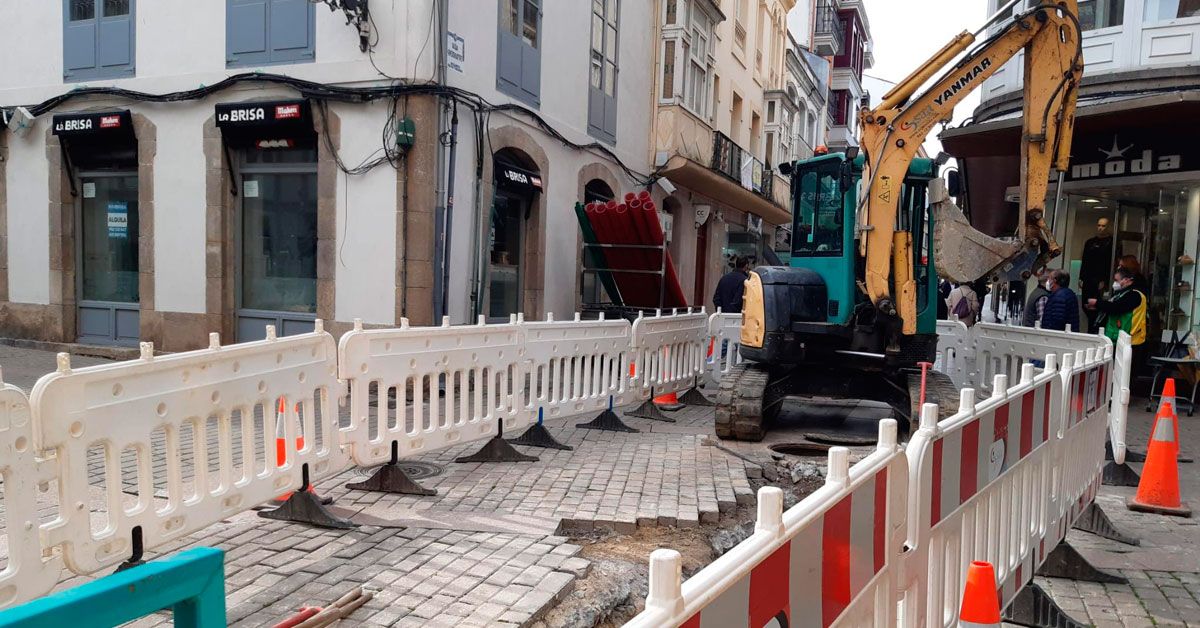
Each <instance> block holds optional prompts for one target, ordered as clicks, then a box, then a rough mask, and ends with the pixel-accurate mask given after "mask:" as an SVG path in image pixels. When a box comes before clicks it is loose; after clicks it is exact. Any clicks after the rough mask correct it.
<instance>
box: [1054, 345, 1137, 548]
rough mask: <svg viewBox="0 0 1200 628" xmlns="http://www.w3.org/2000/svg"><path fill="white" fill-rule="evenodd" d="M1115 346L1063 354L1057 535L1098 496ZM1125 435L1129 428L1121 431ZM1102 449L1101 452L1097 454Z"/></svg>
mask: <svg viewBox="0 0 1200 628" xmlns="http://www.w3.org/2000/svg"><path fill="white" fill-rule="evenodd" d="M1112 355H1113V353H1112V350H1111V347H1105V349H1104V350H1103V351H1093V350H1091V349H1088V350H1087V351H1076V352H1075V353H1074V354H1073V355H1070V354H1068V355H1066V356H1064V362H1063V368H1062V374H1063V394H1064V397H1065V403H1064V410H1063V414H1062V425H1061V427H1060V429H1061V432H1060V433H1061V435H1062V438H1061V439H1060V440H1059V450H1058V451H1057V452H1056V453H1055V462H1056V464H1057V465H1058V475H1059V477H1060V478H1061V480H1060V482H1061V483H1060V485H1059V489H1058V494H1059V495H1060V496H1061V499H1060V500H1059V501H1058V502H1057V503H1056V507H1057V508H1056V512H1052V513H1051V514H1052V515H1053V516H1054V521H1053V523H1052V527H1053V528H1055V529H1056V541H1057V540H1061V539H1062V538H1064V537H1065V536H1066V534H1067V530H1068V529H1069V528H1070V527H1071V523H1072V522H1074V521H1075V519H1076V517H1078V516H1079V514H1080V513H1081V512H1083V509H1084V508H1085V507H1087V505H1088V504H1089V503H1091V501H1092V499H1093V498H1095V496H1096V492H1097V491H1098V490H1099V487H1100V478H1101V471H1102V470H1103V467H1104V438H1105V432H1106V428H1107V427H1108V407H1109V398H1108V391H1109V389H1110V387H1109V386H1108V385H1107V383H1106V382H1110V381H1111V379H1112V375H1111V373H1112ZM1119 439H1120V440H1122V441H1124V434H1121V435H1119ZM1097 452H1099V453H1098V454H1097Z"/></svg>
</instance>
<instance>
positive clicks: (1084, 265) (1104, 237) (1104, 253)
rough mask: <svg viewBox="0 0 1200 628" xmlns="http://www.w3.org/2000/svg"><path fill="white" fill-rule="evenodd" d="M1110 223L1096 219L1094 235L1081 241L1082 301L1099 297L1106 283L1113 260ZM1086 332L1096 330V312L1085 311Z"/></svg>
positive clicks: (1080, 285)
mask: <svg viewBox="0 0 1200 628" xmlns="http://www.w3.org/2000/svg"><path fill="white" fill-rule="evenodd" d="M1111 227H1112V223H1111V221H1109V219H1108V218H1100V219H1099V220H1097V221H1096V235H1095V236H1093V237H1091V238H1088V240H1087V242H1084V243H1083V255H1082V259H1081V261H1080V264H1079V289H1080V293H1081V294H1082V296H1083V300H1084V302H1086V301H1087V300H1088V299H1099V298H1100V297H1101V296H1102V295H1103V294H1104V289H1105V287H1106V285H1107V284H1108V281H1109V279H1108V277H1109V273H1110V272H1111V271H1110V270H1109V269H1111V268H1112V260H1113V236H1112V229H1111ZM1085 314H1086V316H1087V320H1088V328H1087V331H1088V332H1094V331H1095V330H1096V312H1095V311H1094V310H1088V311H1087V312H1085Z"/></svg>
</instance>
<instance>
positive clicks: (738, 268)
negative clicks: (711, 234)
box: [713, 255, 750, 314]
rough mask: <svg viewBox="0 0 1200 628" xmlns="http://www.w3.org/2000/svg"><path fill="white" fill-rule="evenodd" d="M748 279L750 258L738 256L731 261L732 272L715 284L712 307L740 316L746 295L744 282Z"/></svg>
mask: <svg viewBox="0 0 1200 628" xmlns="http://www.w3.org/2000/svg"><path fill="white" fill-rule="evenodd" d="M749 278H750V258H749V257H746V256H744V255H739V256H737V257H736V258H735V259H734V261H733V270H731V271H729V272H728V273H726V274H725V276H724V277H721V280H720V281H718V282H717V290H716V292H714V293H713V306H714V307H716V308H717V309H718V310H720V311H722V312H724V313H726V314H741V313H742V297H743V296H744V295H745V293H746V280H747V279H749Z"/></svg>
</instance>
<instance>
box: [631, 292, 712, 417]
mask: <svg viewBox="0 0 1200 628" xmlns="http://www.w3.org/2000/svg"><path fill="white" fill-rule="evenodd" d="M707 351H708V315H707V314H705V313H704V309H703V308H701V309H700V311H698V312H695V313H693V312H692V308H688V309H687V312H686V313H683V314H679V313H674V312H672V314H671V315H669V316H663V315H661V314H655V315H654V316H639V317H638V318H637V320H635V321H633V356H634V378H635V379H636V383H635V386H636V387H637V389H638V394H639V395H640V397H638V398H637V399H633V400H631V401H640V400H644V399H648V398H649V397H651V396H652V395H661V394H664V393H670V392H683V391H685V390H687V389H689V388H693V387H695V386H696V384H697V380H698V378H699V377H700V375H701V373H703V372H704V356H705V353H706V352H707Z"/></svg>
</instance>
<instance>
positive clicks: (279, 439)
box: [274, 397, 315, 502]
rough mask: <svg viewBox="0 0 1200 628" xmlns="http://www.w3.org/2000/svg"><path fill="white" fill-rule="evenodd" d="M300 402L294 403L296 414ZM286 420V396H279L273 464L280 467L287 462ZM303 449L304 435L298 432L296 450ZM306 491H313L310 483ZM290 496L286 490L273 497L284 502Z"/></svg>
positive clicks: (290, 493) (276, 411)
mask: <svg viewBox="0 0 1200 628" xmlns="http://www.w3.org/2000/svg"><path fill="white" fill-rule="evenodd" d="M299 408H300V404H296V414H297V415H298V414H299V413H300V411H299ZM286 420H287V397H280V398H279V403H278V404H277V405H276V407H275V466H278V467H282V466H283V465H285V464H287V429H286V428H285V427H284V421H286ZM301 449H304V435H303V434H300V435H299V436H297V437H296V451H300V450H301ZM308 492H310V493H314V492H315V491H313V488H312V485H309V487H308ZM291 496H292V492H291V491H288V492H286V493H284V494H282V495H279V496H278V497H276V498H275V499H274V501H276V502H285V501H287V500H288V498H289V497H291Z"/></svg>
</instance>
